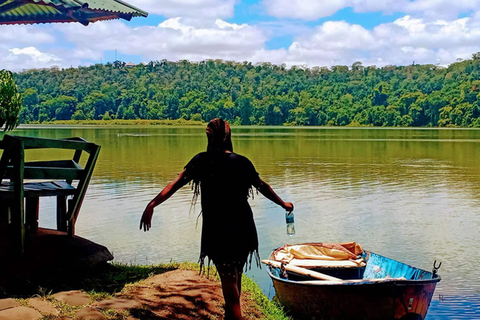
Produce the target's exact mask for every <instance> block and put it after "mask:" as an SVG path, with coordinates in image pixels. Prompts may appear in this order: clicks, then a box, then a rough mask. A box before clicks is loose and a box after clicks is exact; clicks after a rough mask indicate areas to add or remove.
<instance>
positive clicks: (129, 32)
mask: <svg viewBox="0 0 480 320" xmlns="http://www.w3.org/2000/svg"><path fill="white" fill-rule="evenodd" d="M188 21H189V20H186V19H183V18H171V19H168V20H165V21H164V22H162V23H161V24H159V25H158V26H157V27H150V26H143V27H138V28H130V27H128V26H127V25H125V24H124V23H123V22H121V21H111V22H109V23H102V24H93V25H92V26H89V27H88V28H84V27H82V26H79V25H70V26H68V28H62V30H64V33H65V37H66V39H67V40H68V41H70V42H72V43H74V44H75V46H76V48H77V49H76V53H77V55H76V56H78V57H80V54H81V53H82V52H83V53H85V54H88V55H89V56H92V54H93V53H94V52H97V53H98V55H99V57H100V56H101V54H102V52H103V51H105V50H118V52H119V53H123V54H129V55H141V56H143V57H144V59H145V60H148V61H150V60H161V59H169V60H180V59H189V60H193V61H200V60H204V59H210V58H213V59H217V58H218V59H225V60H227V59H231V60H237V59H244V58H245V57H248V56H251V55H252V54H253V53H254V52H255V51H256V50H260V49H262V48H263V46H264V43H265V41H266V38H265V36H264V35H263V33H262V31H260V30H259V29H258V28H256V27H252V26H250V25H247V24H234V23H228V22H226V21H224V20H220V19H216V20H210V21H209V22H208V23H206V22H205V21H204V25H208V27H200V28H198V27H195V26H192V25H190V24H188ZM85 58H86V57H85ZM97 59H98V58H97Z"/></svg>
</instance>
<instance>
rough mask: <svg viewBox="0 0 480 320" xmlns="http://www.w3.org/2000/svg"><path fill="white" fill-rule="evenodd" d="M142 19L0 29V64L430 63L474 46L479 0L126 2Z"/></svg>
mask: <svg viewBox="0 0 480 320" xmlns="http://www.w3.org/2000/svg"><path fill="white" fill-rule="evenodd" d="M128 2H129V3H131V4H133V5H135V6H137V7H139V8H141V9H142V10H145V11H147V12H149V16H148V17H147V18H134V19H132V21H130V22H127V21H124V20H115V21H101V22H96V23H93V24H90V25H89V26H87V27H84V26H82V25H80V24H74V23H69V24H46V25H16V26H0V68H6V69H9V70H13V71H21V70H23V69H30V68H48V67H52V66H58V67H60V68H65V67H70V66H73V67H77V66H79V65H84V66H85V65H90V64H94V63H106V62H111V61H114V60H115V56H116V57H117V58H118V59H119V60H123V61H125V62H130V61H131V62H134V63H139V62H149V61H152V60H162V59H168V60H171V61H178V60H182V59H186V60H190V61H202V60H205V59H222V60H234V61H240V62H243V61H250V62H253V63H261V62H271V63H274V64H286V65H287V66H289V67H290V66H293V65H298V66H307V67H316V66H319V67H331V66H333V65H348V66H351V65H352V64H353V63H354V62H357V61H360V62H362V64H363V65H364V66H369V65H376V66H378V67H382V66H385V65H408V64H411V63H412V62H413V61H415V63H417V64H436V65H442V66H447V65H449V64H451V63H453V62H455V61H457V60H458V59H469V58H471V56H472V54H473V53H475V52H479V51H480V0H456V1H451V0H448V1H447V0H383V1H382V0H328V1H323V0H129V1H128Z"/></svg>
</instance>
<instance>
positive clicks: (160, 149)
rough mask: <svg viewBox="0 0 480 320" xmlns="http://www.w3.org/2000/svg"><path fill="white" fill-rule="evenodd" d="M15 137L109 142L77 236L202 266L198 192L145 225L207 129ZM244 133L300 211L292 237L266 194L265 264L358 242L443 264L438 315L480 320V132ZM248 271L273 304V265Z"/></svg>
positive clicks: (260, 218)
mask: <svg viewBox="0 0 480 320" xmlns="http://www.w3.org/2000/svg"><path fill="white" fill-rule="evenodd" d="M10 134H16V135H26V136H40V137H49V138H66V137H72V136H81V137H84V138H85V139H87V140H89V141H93V142H96V143H97V144H99V145H101V146H102V150H101V152H100V158H99V160H98V163H97V166H96V169H95V172H94V175H93V178H92V181H91V183H90V187H89V189H88V192H87V195H86V198H85V201H84V204H83V207H82V210H81V212H80V215H79V219H78V222H77V234H78V235H79V236H82V237H85V238H88V239H90V240H93V241H95V242H98V243H100V244H103V245H105V246H107V247H108V248H109V249H110V250H111V251H112V252H113V254H114V256H115V260H116V261H118V262H124V263H137V264H146V263H159V262H169V261H171V260H174V261H197V260H198V255H199V246H200V230H201V218H199V219H197V216H198V214H199V212H200V205H199V204H198V205H197V206H196V207H193V208H192V207H191V199H192V195H193V193H192V190H191V189H190V188H189V187H188V186H187V187H184V188H183V189H181V190H180V191H179V192H178V193H177V194H175V195H174V196H173V197H172V198H171V199H169V200H168V201H167V202H165V203H164V204H162V205H161V206H160V207H158V208H157V209H156V211H155V215H154V218H153V223H152V229H151V230H150V231H149V232H147V233H145V232H143V231H139V230H138V227H139V220H140V216H141V214H142V212H143V209H144V207H145V205H146V204H147V203H148V201H149V200H150V199H152V198H153V197H154V196H155V195H156V194H157V193H158V192H159V191H160V190H161V189H162V188H163V187H164V186H165V185H166V184H167V183H168V182H169V181H171V180H172V179H173V178H174V177H175V176H176V174H177V173H179V172H180V171H181V170H182V169H183V167H184V165H185V164H186V163H187V162H188V161H189V160H190V159H191V157H193V156H194V155H195V154H196V153H198V152H201V151H204V150H205V149H206V138H205V128H204V127H137V126H126V127H113V128H109V127H107V128H106V127H86V126H83V127H62V126H51V127H48V126H24V127H21V128H18V129H16V130H15V131H14V132H12V133H10ZM232 137H233V145H234V151H235V152H237V153H240V154H243V155H245V156H247V157H248V158H250V160H252V162H253V163H254V165H255V167H256V169H257V171H258V172H259V173H260V176H261V177H262V178H263V179H264V180H266V181H267V182H269V183H270V184H271V186H272V187H273V188H274V189H275V191H276V192H277V193H278V194H279V195H280V196H281V197H282V198H283V199H284V200H286V201H292V202H293V203H294V204H295V211H294V213H295V228H296V234H295V235H294V236H293V237H289V236H287V234H286V225H285V216H284V211H283V210H282V209H281V208H280V207H278V206H276V205H274V204H273V203H271V202H269V201H268V200H266V199H265V198H264V197H263V196H261V195H256V196H255V198H254V199H252V200H251V201H250V203H251V205H252V208H253V210H254V215H255V221H256V224H257V229H258V234H259V241H260V256H261V257H262V258H266V257H267V256H268V255H269V253H270V251H271V250H272V249H274V248H276V247H278V246H281V245H283V244H285V243H301V242H334V241H340V242H341V241H357V242H359V243H361V244H362V245H363V246H364V248H366V249H368V250H371V251H374V252H377V253H379V254H382V255H385V256H388V257H391V258H394V259H397V260H400V261H402V262H405V263H407V264H410V265H413V266H416V267H420V268H423V269H426V270H431V268H432V265H433V261H434V260H437V261H441V262H442V263H443V264H442V267H441V269H440V271H439V274H440V275H441V277H442V281H441V282H440V283H439V284H438V286H437V289H436V291H435V295H434V298H433V301H432V305H431V307H430V310H429V314H428V316H427V319H430V320H431V319H474V318H477V319H478V318H480V255H479V254H478V253H477V252H476V249H477V248H478V243H479V240H480V236H479V234H480V232H479V230H480V161H479V159H480V130H470V129H383V128H378V129H377V128H359V129H357V128H291V127H233V128H232ZM43 156H45V154H43V153H32V155H31V156H30V157H31V159H33V158H36V157H38V158H39V157H43ZM54 206H55V201H54V199H48V198H47V199H41V211H40V226H43V227H52V228H53V227H54V226H55V220H54V218H55V217H54V214H53V212H54V208H53V207H54ZM247 275H249V276H250V277H253V278H254V280H255V281H256V282H257V283H258V284H259V285H260V286H261V288H262V289H263V290H264V292H265V293H266V294H267V295H269V296H270V297H271V296H273V294H274V290H273V287H272V285H271V281H270V279H269V278H268V275H267V274H266V271H265V270H264V268H263V269H261V270H260V269H255V268H253V269H252V270H251V271H249V272H247Z"/></svg>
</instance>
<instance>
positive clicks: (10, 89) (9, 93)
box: [0, 70, 22, 131]
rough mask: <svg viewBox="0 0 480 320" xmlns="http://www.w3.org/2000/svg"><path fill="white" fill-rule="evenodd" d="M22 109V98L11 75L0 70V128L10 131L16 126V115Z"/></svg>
mask: <svg viewBox="0 0 480 320" xmlns="http://www.w3.org/2000/svg"><path fill="white" fill-rule="evenodd" d="M21 107H22V97H21V96H20V94H19V93H18V92H17V87H16V85H15V81H14V80H13V75H12V73H11V72H10V71H8V70H0V128H1V127H3V125H5V128H4V130H5V131H7V130H12V129H14V128H15V127H16V126H17V125H18V121H19V119H18V115H19V113H20V109H21Z"/></svg>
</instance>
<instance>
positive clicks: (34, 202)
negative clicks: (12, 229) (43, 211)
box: [25, 197, 40, 232]
mask: <svg viewBox="0 0 480 320" xmlns="http://www.w3.org/2000/svg"><path fill="white" fill-rule="evenodd" d="M25 202H26V203H25V215H26V217H25V220H26V225H27V229H28V231H29V232H37V231H38V208H39V203H40V201H39V198H38V197H30V198H26V201H25Z"/></svg>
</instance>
